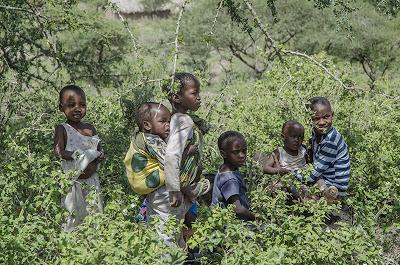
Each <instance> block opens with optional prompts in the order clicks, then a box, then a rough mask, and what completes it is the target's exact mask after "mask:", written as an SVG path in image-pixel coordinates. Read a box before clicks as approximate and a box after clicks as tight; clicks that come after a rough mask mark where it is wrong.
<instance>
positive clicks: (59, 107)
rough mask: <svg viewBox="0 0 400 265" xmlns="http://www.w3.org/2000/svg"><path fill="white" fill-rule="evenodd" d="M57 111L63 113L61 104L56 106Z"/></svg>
mask: <svg viewBox="0 0 400 265" xmlns="http://www.w3.org/2000/svg"><path fill="white" fill-rule="evenodd" d="M58 110H59V111H61V112H62V111H63V109H62V104H61V103H59V104H58Z"/></svg>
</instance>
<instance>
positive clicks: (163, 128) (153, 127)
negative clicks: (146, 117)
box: [143, 105, 171, 140]
mask: <svg viewBox="0 0 400 265" xmlns="http://www.w3.org/2000/svg"><path fill="white" fill-rule="evenodd" d="M152 117H153V118H152V119H151V120H150V121H144V123H143V128H144V129H145V130H146V131H147V132H149V133H151V134H155V135H158V136H160V137H161V139H163V140H165V139H166V138H167V137H168V135H169V123H170V121H171V112H170V111H169V110H168V109H167V108H166V107H165V106H163V105H160V108H158V109H157V110H154V111H152Z"/></svg>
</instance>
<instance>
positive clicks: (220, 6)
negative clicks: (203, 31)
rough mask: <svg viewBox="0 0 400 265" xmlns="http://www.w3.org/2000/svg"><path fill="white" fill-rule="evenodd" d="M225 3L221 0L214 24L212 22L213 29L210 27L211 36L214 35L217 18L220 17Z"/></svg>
mask: <svg viewBox="0 0 400 265" xmlns="http://www.w3.org/2000/svg"><path fill="white" fill-rule="evenodd" d="M223 4H224V0H221V2H220V3H219V6H218V9H217V13H216V14H215V17H214V21H213V24H212V26H211V29H210V33H209V35H210V36H212V35H214V32H213V31H214V28H215V25H216V24H217V19H218V17H219V12H220V11H221V8H222V5H223Z"/></svg>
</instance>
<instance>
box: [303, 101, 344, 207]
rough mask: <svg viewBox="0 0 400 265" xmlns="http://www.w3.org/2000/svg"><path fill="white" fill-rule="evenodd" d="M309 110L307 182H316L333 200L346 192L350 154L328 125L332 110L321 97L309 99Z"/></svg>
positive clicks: (335, 132)
mask: <svg viewBox="0 0 400 265" xmlns="http://www.w3.org/2000/svg"><path fill="white" fill-rule="evenodd" d="M309 106H310V109H311V111H312V112H313V116H312V120H313V132H312V139H311V143H312V147H311V151H312V156H311V157H312V161H313V165H314V170H313V172H312V173H311V176H310V182H311V183H316V182H318V184H319V186H320V187H322V190H323V193H324V195H325V197H327V198H331V200H336V199H340V198H343V197H345V196H346V195H347V193H346V191H347V189H348V187H349V179H350V158H349V152H348V149H347V144H346V143H345V141H344V139H343V137H342V135H341V134H340V133H339V132H338V131H337V130H336V129H335V128H334V127H332V122H333V111H332V108H331V104H330V102H329V100H328V99H327V98H325V97H313V98H311V99H310V105H309Z"/></svg>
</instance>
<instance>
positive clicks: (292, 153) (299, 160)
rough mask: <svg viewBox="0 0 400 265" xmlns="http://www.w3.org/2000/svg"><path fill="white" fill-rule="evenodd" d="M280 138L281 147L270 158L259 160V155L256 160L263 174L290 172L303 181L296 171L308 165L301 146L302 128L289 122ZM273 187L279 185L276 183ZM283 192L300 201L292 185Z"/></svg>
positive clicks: (286, 123)
mask: <svg viewBox="0 0 400 265" xmlns="http://www.w3.org/2000/svg"><path fill="white" fill-rule="evenodd" d="M281 136H282V139H283V147H278V148H277V149H275V150H274V151H273V152H272V154H271V155H270V156H268V157H267V158H264V159H261V158H263V157H262V156H263V155H262V154H259V155H257V156H258V157H256V160H258V162H259V163H260V164H261V166H262V169H263V172H264V173H266V174H269V175H283V174H286V173H289V172H292V174H293V175H294V176H295V177H296V178H298V180H300V181H303V179H302V177H301V175H300V174H298V171H299V169H301V168H303V167H305V166H306V163H308V157H307V149H306V148H305V147H304V146H303V145H302V143H303V139H304V127H303V125H301V124H300V123H299V122H297V121H292V120H289V121H287V122H285V123H284V124H283V126H282V133H281ZM274 186H275V187H277V186H281V185H280V183H279V182H278V183H276V184H275V185H274ZM285 190H287V192H289V193H290V195H291V197H292V198H291V199H295V200H298V199H301V198H300V194H299V192H298V191H297V190H296V188H295V187H294V186H293V185H290V186H289V187H288V188H287V189H285ZM303 191H304V189H303ZM303 197H304V194H303Z"/></svg>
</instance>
